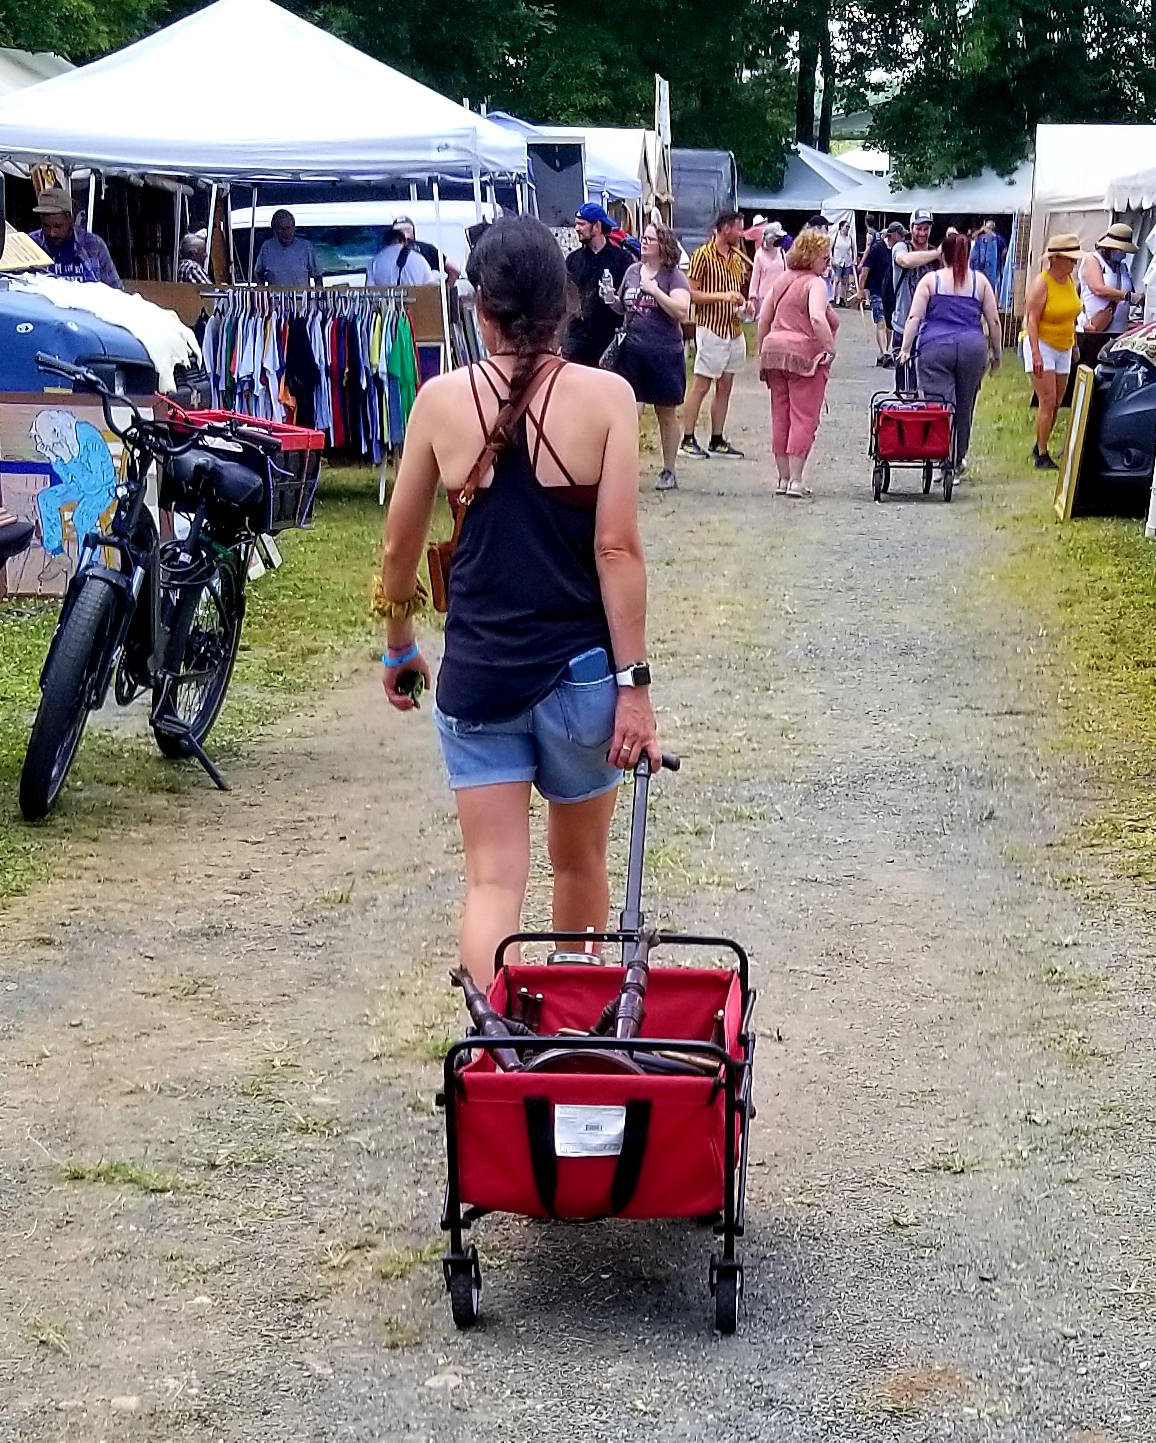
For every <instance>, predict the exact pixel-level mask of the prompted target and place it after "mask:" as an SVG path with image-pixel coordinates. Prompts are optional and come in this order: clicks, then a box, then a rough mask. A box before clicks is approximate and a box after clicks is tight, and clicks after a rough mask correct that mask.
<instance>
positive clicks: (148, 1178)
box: [60, 1161, 181, 1193]
mask: <svg viewBox="0 0 1156 1443" xmlns="http://www.w3.org/2000/svg"><path fill="white" fill-rule="evenodd" d="M60 1171H61V1175H62V1176H63V1178H64V1179H65V1181H66V1182H101V1183H112V1184H114V1185H115V1184H124V1185H125V1186H128V1187H136V1188H140V1190H141V1192H151V1193H170V1192H176V1191H177V1189H178V1188H179V1187H180V1186H181V1180H180V1178H178V1177H177V1176H176V1174H175V1173H170V1172H154V1171H153V1170H152V1168H147V1167H142V1166H141V1164H140V1163H136V1162H119V1161H115V1162H114V1161H104V1162H98V1163H96V1164H95V1165H94V1166H91V1167H90V1166H89V1165H88V1164H86V1163H79V1162H67V1163H65V1164H64V1166H63V1167H62V1168H61V1170H60Z"/></svg>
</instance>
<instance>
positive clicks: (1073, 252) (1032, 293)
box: [1024, 234, 1083, 471]
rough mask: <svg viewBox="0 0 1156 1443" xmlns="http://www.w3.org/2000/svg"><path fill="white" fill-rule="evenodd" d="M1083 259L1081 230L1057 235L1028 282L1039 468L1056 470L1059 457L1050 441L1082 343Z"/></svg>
mask: <svg viewBox="0 0 1156 1443" xmlns="http://www.w3.org/2000/svg"><path fill="white" fill-rule="evenodd" d="M1079 260H1080V238H1079V236H1076V235H1071V234H1065V235H1054V236H1052V238H1051V239H1050V240H1049V241H1048V244H1047V249H1046V250H1045V252H1044V268H1043V270H1042V271H1041V272H1040V274H1039V275H1038V276H1037V277H1036V278H1035V280H1034V281H1032V283H1031V285H1030V286H1029V287H1028V294H1027V315H1026V316H1025V318H1024V319H1025V323H1026V324H1025V327H1024V368H1025V370H1028V371H1030V372H1031V377H1032V390H1033V391H1035V393H1036V400H1037V401H1038V402H1039V406H1040V409H1039V411H1038V413H1037V415H1036V444H1035V445H1034V446H1033V447H1032V460H1033V461H1034V462H1035V466H1036V470H1037V471H1055V470H1056V463H1055V462H1054V461H1053V460H1052V458H1051V457H1050V456H1049V455H1048V442H1049V440H1050V439H1051V435H1052V427H1053V426H1054V425H1055V424H1056V412H1057V411H1058V410H1059V407H1060V402H1061V401H1062V400H1063V398H1064V391H1065V390H1066V388H1067V384H1068V372H1069V371H1070V370H1071V368H1072V352H1073V350H1074V348H1075V344H1076V317H1077V316H1078V315H1079V314H1080V310H1081V308H1082V304H1083V303H1082V302H1081V300H1080V293H1079V291H1077V290H1076V286H1075V283H1074V281H1073V280H1072V273H1073V272H1074V271H1075V269H1076V266H1077V264H1078V263H1079Z"/></svg>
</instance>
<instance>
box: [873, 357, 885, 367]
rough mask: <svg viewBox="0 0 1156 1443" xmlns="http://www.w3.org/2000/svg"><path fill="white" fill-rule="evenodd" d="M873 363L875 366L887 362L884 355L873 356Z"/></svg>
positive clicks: (883, 364)
mask: <svg viewBox="0 0 1156 1443" xmlns="http://www.w3.org/2000/svg"><path fill="white" fill-rule="evenodd" d="M875 364H876V365H877V366H885V365H886V364H887V357H886V356H876V357H875Z"/></svg>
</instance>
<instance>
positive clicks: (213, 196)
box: [205, 181, 217, 275]
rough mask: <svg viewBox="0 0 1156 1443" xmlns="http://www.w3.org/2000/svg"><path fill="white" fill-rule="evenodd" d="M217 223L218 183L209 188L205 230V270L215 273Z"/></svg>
mask: <svg viewBox="0 0 1156 1443" xmlns="http://www.w3.org/2000/svg"><path fill="white" fill-rule="evenodd" d="M216 223H217V182H216V181H214V182H213V183H212V185H211V186H209V224H208V225H207V226H206V228H205V269H206V270H207V271H208V272H209V274H210V275H212V273H213V227H214V226H215V225H216Z"/></svg>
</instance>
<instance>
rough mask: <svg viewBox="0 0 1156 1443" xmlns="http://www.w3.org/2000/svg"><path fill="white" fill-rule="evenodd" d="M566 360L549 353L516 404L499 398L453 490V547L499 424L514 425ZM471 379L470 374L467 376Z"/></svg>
mask: <svg viewBox="0 0 1156 1443" xmlns="http://www.w3.org/2000/svg"><path fill="white" fill-rule="evenodd" d="M565 364H566V362H565V361H564V360H563V359H562V357H561V356H551V357H550V358H549V359H548V360H547V361H546V362H545V363H544V364H543V365H541V366H539V367H538V369H537V370H536V371H535V372H534V374H533V376H531V378H530V383H529V385H528V386H527V387H526V389H525V390H524V391H523V392H522V395H521V398H520V399H519V401H518V403H517V405H516V406H511V404H510V402H509V400H508V399H507V400H505V401H503V402H502V404H501V406H499V407H498V414H497V415H496V416H495V417H494V424H493V425H492V426H491V427H490V429H489V431H488V432H487V434H486V444H485V445H484V446H483V447H482V450H481V454H480V455H479V456H478V459H477V460H476V461H475V462H474V464H473V465H472V466H471V467H470V474H469V475H468V476H467V477H466V482H465V485H464V486H463V487H462V489H461V490H460V491H459V492H458V494H457V501H456V505H455V508H454V534H453V537H452V538H451V545H452V546H454V547H456V546H457V544H458V541H459V540H460V539H461V534H462V526H463V524H464V522H465V519H466V510H467V508H468V507H469V504H470V502H471V501H472V500H473V499H474V496H475V494H476V492H477V489H478V487H479V486H480V485H481V484H482V477H483V476H484V475H485V474H486V472H487V471H488V470H489V469H490V467H491V466H492V465H493V464H494V462H495V460H496V459H497V457H498V453H499V451H500V449H501V447H500V446H499V444H498V439H497V438H498V432H499V431H500V430H501V429H503V427H505V426H507V425H509V426H516V425H517V424H518V422H519V421H520V420H521V419H522V417H523V416H524V415H525V414H526V409H527V407H528V406H529V404H530V402H531V401H532V400H533V399H534V397H535V396H536V395H537V394H538V392H539V390H540V389H541V387H542V383H543V382H544V381H545V380H546V379H547V377H549V376H555V375H557V373H558V372H559V371H560V370H561V369H562V367H563V366H564V365H565ZM471 382H472V377H471Z"/></svg>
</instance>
